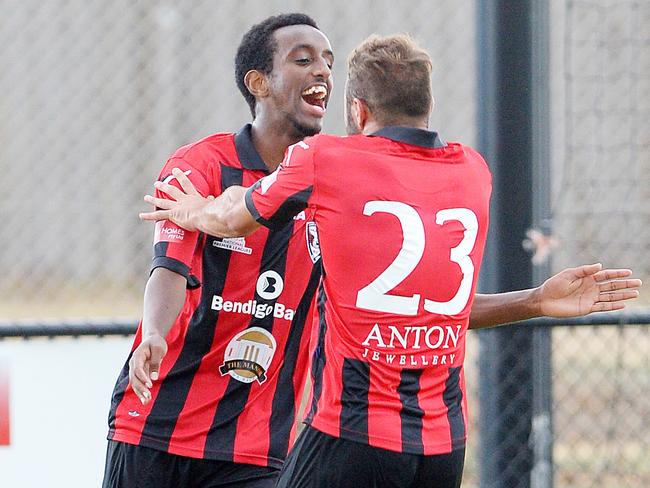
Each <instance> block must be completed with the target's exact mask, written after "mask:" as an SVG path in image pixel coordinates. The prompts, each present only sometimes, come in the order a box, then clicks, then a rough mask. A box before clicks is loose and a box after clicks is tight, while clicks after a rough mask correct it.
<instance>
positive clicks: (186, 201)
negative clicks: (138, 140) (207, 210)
mask: <svg viewBox="0 0 650 488" xmlns="http://www.w3.org/2000/svg"><path fill="white" fill-rule="evenodd" d="M172 174H173V175H174V177H175V178H176V179H177V180H178V183H179V184H180V185H181V188H182V190H181V189H179V188H177V187H175V186H174V185H170V184H169V183H164V182H162V181H156V182H155V183H154V186H155V187H156V188H157V189H158V190H160V191H161V192H163V193H165V194H167V195H169V196H170V197H171V198H172V199H173V200H169V199H167V198H157V197H154V196H151V195H145V197H144V201H145V202H147V203H150V204H151V205H153V206H154V207H156V208H158V209H160V210H155V211H153V212H142V213H141V214H140V219H142V220H171V221H172V222H174V223H175V224H176V225H178V226H179V227H182V228H183V229H185V230H189V231H195V230H197V225H198V218H199V217H200V215H201V211H202V210H203V207H205V206H206V205H207V204H208V203H210V202H211V201H212V200H214V197H209V198H205V197H204V196H203V195H201V194H200V193H199V192H198V191H197V189H196V188H195V187H194V185H193V184H192V182H191V181H190V179H189V178H188V177H187V176H186V175H185V174H184V173H183V172H182V171H181V170H180V169H178V168H174V169H172Z"/></svg>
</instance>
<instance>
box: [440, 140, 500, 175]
mask: <svg viewBox="0 0 650 488" xmlns="http://www.w3.org/2000/svg"><path fill="white" fill-rule="evenodd" d="M443 149H444V152H446V153H447V154H449V155H450V156H452V157H453V156H456V157H458V156H461V157H462V158H463V159H464V160H465V161H466V162H468V163H470V164H476V165H478V166H481V167H485V168H486V169H489V168H488V165H487V163H486V162H485V159H484V158H483V156H482V155H481V153H479V152H478V151H477V150H476V149H474V148H473V147H472V146H468V145H467V144H463V143H461V142H454V141H446V142H445V146H444V148H443Z"/></svg>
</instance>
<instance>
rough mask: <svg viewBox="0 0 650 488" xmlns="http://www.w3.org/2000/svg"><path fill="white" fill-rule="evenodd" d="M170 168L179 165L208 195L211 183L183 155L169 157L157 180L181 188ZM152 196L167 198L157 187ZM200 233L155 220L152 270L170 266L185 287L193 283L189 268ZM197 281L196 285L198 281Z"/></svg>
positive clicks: (168, 222)
mask: <svg viewBox="0 0 650 488" xmlns="http://www.w3.org/2000/svg"><path fill="white" fill-rule="evenodd" d="M173 168H179V169H180V170H181V171H183V173H184V174H185V175H186V176H187V177H188V178H189V180H190V181H191V182H192V184H193V185H194V186H195V187H196V189H197V190H198V192H199V193H200V194H201V195H203V196H207V195H209V194H210V186H209V184H208V182H207V180H206V178H205V176H204V175H203V174H202V173H201V172H200V171H199V170H197V169H196V168H195V167H193V166H192V165H191V164H190V163H188V162H187V161H185V160H184V159H182V158H177V157H172V158H170V159H169V160H168V161H167V163H166V164H165V166H164V167H163V169H162V171H161V172H160V175H159V178H158V179H159V180H160V181H164V182H165V183H169V184H171V185H174V186H176V187H178V188H180V184H179V183H178V180H177V179H176V177H175V176H173V175H172V169H173ZM213 193H214V192H213ZM155 195H156V197H158V198H169V195H167V194H165V193H163V192H161V191H160V190H158V189H156V194H155ZM199 234H200V233H199V232H189V231H187V230H185V229H183V228H181V227H178V226H177V225H176V224H174V223H173V222H171V221H169V220H160V221H158V222H156V228H155V233H154V243H153V244H154V246H153V248H154V257H153V261H152V263H151V271H153V270H154V269H156V268H166V269H169V270H170V271H174V272H175V273H178V274H180V275H181V276H184V277H185V278H186V279H187V280H188V286H190V287H191V286H193V283H191V281H192V280H191V275H190V269H191V265H192V258H193V256H194V250H195V249H196V245H197V241H198V238H199ZM196 284H197V285H198V283H196Z"/></svg>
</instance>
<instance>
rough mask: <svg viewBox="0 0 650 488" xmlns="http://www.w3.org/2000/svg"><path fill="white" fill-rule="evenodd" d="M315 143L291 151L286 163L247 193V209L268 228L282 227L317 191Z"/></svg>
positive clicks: (294, 147)
mask: <svg viewBox="0 0 650 488" xmlns="http://www.w3.org/2000/svg"><path fill="white" fill-rule="evenodd" d="M313 153H314V149H313V140H309V139H308V140H307V141H301V142H298V143H297V144H294V145H293V146H289V147H288V148H287V152H286V155H285V158H284V161H282V164H281V165H280V166H279V167H278V169H277V170H275V171H274V172H273V173H271V174H270V175H268V176H266V177H264V178H262V179H261V180H259V181H258V182H257V183H255V184H254V185H253V186H251V187H250V188H249V189H248V191H247V192H246V208H248V211H249V212H250V213H251V215H253V217H254V218H255V220H256V221H257V222H259V223H260V224H262V225H264V226H265V227H269V228H272V229H273V228H279V227H282V226H284V225H286V223H287V222H288V221H290V220H291V219H292V218H293V216H294V215H296V214H297V213H299V212H300V211H301V210H304V209H305V208H306V207H307V204H308V202H309V199H310V198H311V195H312V192H313V189H314V157H313Z"/></svg>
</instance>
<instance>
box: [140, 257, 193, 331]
mask: <svg viewBox="0 0 650 488" xmlns="http://www.w3.org/2000/svg"><path fill="white" fill-rule="evenodd" d="M186 285H187V280H186V279H185V277H183V276H181V275H179V274H178V273H175V272H173V271H170V270H168V269H165V268H156V269H154V270H153V272H152V273H151V276H150V277H149V281H147V286H146V288H145V292H144V313H143V316H142V335H143V337H148V336H150V335H159V336H161V337H166V336H167V333H168V332H169V329H171V327H172V325H173V324H174V321H175V320H176V317H178V314H179V313H180V311H181V310H182V308H183V304H184V303H185V290H186Z"/></svg>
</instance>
